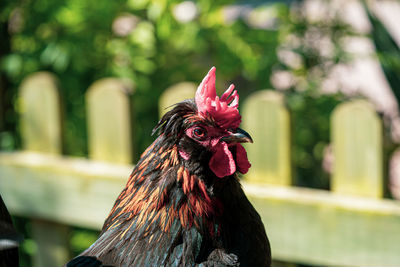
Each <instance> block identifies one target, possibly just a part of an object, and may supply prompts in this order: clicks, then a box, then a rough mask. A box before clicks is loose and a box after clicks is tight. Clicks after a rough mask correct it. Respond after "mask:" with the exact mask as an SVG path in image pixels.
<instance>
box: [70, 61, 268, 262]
mask: <svg viewBox="0 0 400 267" xmlns="http://www.w3.org/2000/svg"><path fill="white" fill-rule="evenodd" d="M238 104H239V95H238V93H237V91H236V90H234V85H233V84H232V85H230V86H229V88H228V89H227V90H226V92H225V93H224V94H223V95H222V96H221V97H220V98H219V97H218V96H217V95H216V90H215V67H213V68H211V70H210V71H209V72H208V74H207V75H206V77H205V78H204V79H203V81H202V82H201V84H200V86H199V87H198V89H197V92H196V96H195V99H191V100H185V101H183V102H180V103H178V104H176V105H175V106H174V107H173V109H172V110H171V111H169V112H167V113H166V114H165V115H164V116H163V117H162V118H161V120H160V121H159V122H158V124H157V125H156V127H155V128H154V130H153V134H154V133H158V137H157V139H156V140H155V141H154V142H153V144H151V145H150V146H149V147H148V148H147V149H146V151H145V152H144V153H143V154H142V155H141V158H140V160H139V162H138V163H137V165H136V166H135V168H134V169H133V171H132V174H131V175H130V178H129V180H128V182H127V184H126V187H125V188H124V189H123V190H122V192H121V194H120V195H119V196H118V198H117V200H116V202H115V204H114V207H113V208H112V210H111V212H110V214H109V216H108V218H107V219H106V221H105V223H104V226H103V229H102V231H101V233H100V236H99V238H98V240H97V241H95V243H93V245H92V246H90V247H89V248H88V249H87V250H85V251H84V252H83V253H82V254H81V255H80V256H78V257H76V258H75V259H73V260H72V261H70V262H69V263H68V264H67V266H68V267H69V266H238V265H239V264H240V266H270V264H271V252H270V245H269V241H268V238H267V235H266V233H265V230H264V225H263V224H262V222H261V219H260V216H259V215H258V213H257V212H256V210H255V209H254V208H253V206H252V205H251V204H250V202H249V201H248V199H247V198H246V196H245V194H244V192H243V190H242V188H241V185H240V183H239V179H238V177H237V172H240V173H246V172H247V171H248V169H249V168H250V163H249V161H248V159H247V155H246V151H245V149H244V148H243V146H242V145H241V143H245V142H253V141H252V139H251V137H250V135H249V134H248V133H246V132H245V131H244V130H242V129H240V128H239V124H240V122H241V116H240V114H239V111H238Z"/></svg>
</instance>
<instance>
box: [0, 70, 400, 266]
mask: <svg viewBox="0 0 400 267" xmlns="http://www.w3.org/2000/svg"><path fill="white" fill-rule="evenodd" d="M195 88H196V86H195V85H194V84H192V83H182V84H179V85H176V86H174V87H171V88H169V89H167V90H166V91H165V93H164V95H163V96H162V97H161V99H160V111H161V112H162V110H164V107H167V106H169V105H170V104H173V103H176V102H178V101H180V100H182V99H184V98H187V97H189V96H191V95H193V94H194V91H195ZM131 90H132V88H131V87H130V86H129V85H128V84H125V83H124V82H122V81H120V80H118V79H113V78H110V79H102V80H99V81H97V82H95V83H94V84H93V85H92V86H91V87H90V88H89V90H88V92H87V94H86V102H87V119H88V138H89V142H88V143H89V155H90V156H89V159H86V158H76V157H68V156H63V155H61V153H62V144H63V141H62V118H61V116H62V112H61V109H60V106H61V99H60V95H59V92H58V83H57V79H56V77H54V76H53V75H52V74H49V73H45V72H41V73H35V74H32V75H31V76H29V77H27V78H26V80H25V81H24V82H23V84H22V85H21V89H20V94H19V105H18V108H19V112H20V114H21V132H22V136H21V138H22V141H23V147H24V150H23V151H17V152H12V153H6V152H2V153H0V193H1V195H2V196H3V198H4V200H5V202H6V204H7V205H8V207H9V209H10V210H11V212H12V213H13V214H15V215H21V216H26V217H29V218H32V220H33V234H34V239H35V241H36V242H37V243H38V249H39V253H38V255H37V256H36V257H35V266H60V265H62V264H63V263H65V261H67V259H68V258H69V250H68V238H69V235H68V231H69V226H81V227H86V228H91V229H100V227H101V226H102V223H103V221H104V219H105V217H106V216H107V214H108V212H109V211H110V209H111V207H112V205H113V203H114V201H115V199H116V197H117V195H118V194H119V192H120V191H121V190H122V188H123V187H124V185H125V183H126V181H127V178H128V176H129V174H130V172H131V169H132V165H131V161H132V143H131V140H132V138H134V131H132V129H133V128H132V126H133V127H134V124H132V123H131V109H132V107H131V98H132V96H131V95H130V92H131ZM242 106H243V109H242V115H243V128H244V129H246V130H247V131H248V132H249V133H251V135H252V136H253V139H254V144H250V145H248V146H247V151H248V154H249V158H250V161H251V162H252V165H253V167H252V168H251V171H250V172H249V173H248V175H246V177H245V181H244V182H243V187H244V189H245V191H246V193H247V195H248V196H249V198H250V199H251V201H252V203H253V204H254V205H255V207H256V209H257V210H258V211H259V213H260V214H261V216H262V218H263V221H264V223H265V226H266V229H267V232H268V235H269V237H270V241H271V244H272V253H273V257H274V259H278V260H282V261H288V262H299V263H309V264H315V265H334V266H400V203H399V202H398V201H393V200H387V199H383V198H382V195H383V175H382V172H383V167H382V129H381V128H382V126H381V121H380V118H379V117H378V116H377V114H376V113H375V111H374V109H373V107H372V106H371V105H370V104H369V103H367V102H365V101H361V100H359V101H354V102H348V103H344V104H341V105H339V106H338V107H337V108H336V109H335V111H334V113H333V115H332V118H331V126H332V127H331V129H332V132H331V137H332V140H331V141H332V146H333V153H334V157H335V163H334V168H333V176H332V178H331V185H332V191H323V190H314V189H306V188H297V187H293V186H291V184H292V174H291V163H290V138H291V137H290V135H291V130H290V116H289V111H288V110H287V109H286V107H285V104H284V98H283V96H281V95H280V94H279V93H277V92H274V91H267V90H264V91H259V92H256V93H254V94H253V95H251V96H250V97H249V98H248V99H246V100H245V102H244V103H243V105H242ZM149 134H150V133H149ZM294 134H296V133H294Z"/></svg>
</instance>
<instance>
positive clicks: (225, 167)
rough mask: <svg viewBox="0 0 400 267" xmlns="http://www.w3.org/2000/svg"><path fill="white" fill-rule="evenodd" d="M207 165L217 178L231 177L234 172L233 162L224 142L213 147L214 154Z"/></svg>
mask: <svg viewBox="0 0 400 267" xmlns="http://www.w3.org/2000/svg"><path fill="white" fill-rule="evenodd" d="M208 164H209V166H210V169H211V170H212V171H213V172H214V174H215V175H216V176H218V177H219V178H222V177H225V176H229V175H232V174H233V173H234V172H235V171H236V164H235V160H234V159H233V155H232V153H231V151H230V150H229V148H228V145H227V144H226V143H225V142H220V143H218V144H217V145H216V146H215V151H214V154H213V155H212V157H211V159H210V162H209V163H208Z"/></svg>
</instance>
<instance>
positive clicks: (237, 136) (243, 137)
mask: <svg viewBox="0 0 400 267" xmlns="http://www.w3.org/2000/svg"><path fill="white" fill-rule="evenodd" d="M221 140H222V141H224V142H226V143H228V144H229V143H253V139H251V136H250V135H249V134H248V133H247V132H246V131H245V130H242V129H240V128H237V129H236V132H234V133H231V134H230V135H228V136H224V137H222V138H221Z"/></svg>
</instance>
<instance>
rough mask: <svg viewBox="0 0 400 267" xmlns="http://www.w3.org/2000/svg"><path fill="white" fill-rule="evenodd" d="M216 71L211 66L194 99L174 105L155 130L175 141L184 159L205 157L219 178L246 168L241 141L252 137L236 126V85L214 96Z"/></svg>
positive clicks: (243, 141) (193, 159)
mask: <svg viewBox="0 0 400 267" xmlns="http://www.w3.org/2000/svg"><path fill="white" fill-rule="evenodd" d="M215 70H216V69H215V67H212V68H211V70H210V71H209V72H208V74H207V75H206V76H205V77H204V79H203V81H202V82H201V83H200V85H199V87H198V89H197V92H196V96H195V99H194V101H193V100H186V101H183V102H181V103H178V104H176V105H175V107H174V108H173V109H172V110H171V111H169V112H167V113H166V114H165V115H164V117H163V118H162V119H161V120H160V122H159V124H158V125H157V127H156V128H155V129H156V130H160V132H161V134H162V135H164V136H165V137H166V138H169V139H170V142H174V143H176V144H177V146H178V150H179V155H180V156H181V158H182V159H183V160H185V161H196V160H197V161H198V160H203V158H204V157H207V160H208V166H209V168H210V169H211V171H212V172H213V173H214V174H215V175H216V176H217V177H220V178H222V177H226V176H230V175H232V174H234V173H235V172H236V171H239V172H240V173H246V172H247V171H248V169H249V168H250V166H251V165H250V163H249V161H248V159H247V154H246V150H245V149H244V147H243V146H242V145H241V143H245V142H251V143H252V142H253V140H252V139H251V137H250V135H249V134H248V133H246V132H245V131H244V130H242V129H240V128H239V125H240V122H241V116H240V114H239V110H238V106H239V95H238V93H237V91H236V90H234V88H235V86H234V85H233V84H232V85H230V86H229V88H228V89H227V90H226V91H225V93H223V94H222V96H221V97H218V96H217V94H216V89H215ZM202 151H204V152H205V153H202ZM200 158H202V159H200Z"/></svg>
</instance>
